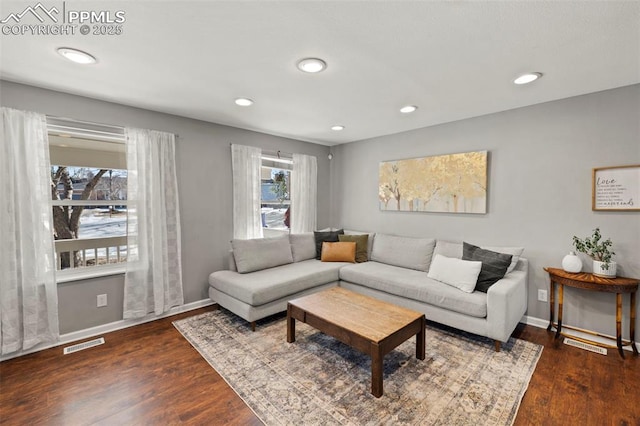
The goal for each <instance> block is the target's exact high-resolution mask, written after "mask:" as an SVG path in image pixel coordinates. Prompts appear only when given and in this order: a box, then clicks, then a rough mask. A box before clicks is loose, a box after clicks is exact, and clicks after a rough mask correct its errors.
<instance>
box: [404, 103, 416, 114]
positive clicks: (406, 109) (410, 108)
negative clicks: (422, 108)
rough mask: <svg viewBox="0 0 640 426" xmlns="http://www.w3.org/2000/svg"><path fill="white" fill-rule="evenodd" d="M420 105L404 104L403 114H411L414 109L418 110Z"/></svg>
mask: <svg viewBox="0 0 640 426" xmlns="http://www.w3.org/2000/svg"><path fill="white" fill-rule="evenodd" d="M417 109H418V107H417V106H415V105H407V106H403V107H402V108H400V112H401V113H403V114H410V113H412V112H413V111H415V110H417Z"/></svg>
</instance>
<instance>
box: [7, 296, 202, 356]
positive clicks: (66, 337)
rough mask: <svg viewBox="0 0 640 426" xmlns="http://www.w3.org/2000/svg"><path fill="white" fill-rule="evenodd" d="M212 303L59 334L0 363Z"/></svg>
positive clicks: (193, 303)
mask: <svg viewBox="0 0 640 426" xmlns="http://www.w3.org/2000/svg"><path fill="white" fill-rule="evenodd" d="M214 303H215V302H214V301H212V300H211V299H202V300H197V301H195V302H191V303H186V304H184V305H180V306H176V307H174V308H171V309H170V310H169V311H168V312H165V313H164V314H162V315H154V314H150V315H147V316H146V317H143V318H138V319H135V320H120V321H114V322H111V323H108V324H102V325H98V326H96V327H91V328H85V329H84V330H78V331H74V332H72V333H66V334H61V335H60V338H59V339H58V341H57V342H53V343H43V344H40V345H36V346H34V347H32V348H29V349H27V350H24V351H17V352H13V353H10V354H7V355H3V356H2V357H0V361H7V360H9V359H12V358H17V357H19V356H23V355H27V354H31V353H34V352H39V351H42V350H45V349H50V348H54V347H56V346H61V345H66V344H68V343H73V342H77V341H78V340H83V339H87V338H89V337H94V336H97V335H100V334H105V333H110V332H112V331H117V330H122V329H123V328H128V327H133V326H136V325H140V324H144V323H147V322H151V321H155V320H159V319H161V318H166V317H170V316H173V315H177V314H181V313H183V312H188V311H193V310H194V309H199V308H203V307H205V306H210V305H213V304H214Z"/></svg>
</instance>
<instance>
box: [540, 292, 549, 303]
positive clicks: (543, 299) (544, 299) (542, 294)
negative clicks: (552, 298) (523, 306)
mask: <svg viewBox="0 0 640 426" xmlns="http://www.w3.org/2000/svg"><path fill="white" fill-rule="evenodd" d="M548 300H549V299H547V290H538V301H540V302H547V301H548Z"/></svg>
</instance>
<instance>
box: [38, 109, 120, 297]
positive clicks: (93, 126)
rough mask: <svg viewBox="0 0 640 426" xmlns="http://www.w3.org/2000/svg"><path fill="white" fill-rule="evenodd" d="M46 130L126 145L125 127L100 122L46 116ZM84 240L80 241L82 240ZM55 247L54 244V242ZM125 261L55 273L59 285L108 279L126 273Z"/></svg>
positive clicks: (87, 202) (86, 203) (85, 203)
mask: <svg viewBox="0 0 640 426" xmlns="http://www.w3.org/2000/svg"><path fill="white" fill-rule="evenodd" d="M47 131H48V133H49V134H50V135H58V136H64V137H68V136H71V137H75V138H79V139H93V140H98V141H102V142H111V143H117V144H123V145H124V144H125V136H124V127H120V126H111V125H105V124H99V123H90V122H84V121H78V120H72V119H67V118H61V117H51V116H47ZM114 204H116V205H122V206H130V205H131V204H132V203H131V201H130V200H51V206H52V207H53V206H112V205H114ZM80 240H81V239H80ZM54 244H55V242H54ZM125 270H126V262H123V263H117V264H110V265H96V266H91V267H85V268H73V269H65V270H62V271H60V270H57V271H56V282H57V283H58V284H63V283H67V282H73V281H80V280H86V279H91V278H99V277H106V276H112V275H120V274H124V273H125Z"/></svg>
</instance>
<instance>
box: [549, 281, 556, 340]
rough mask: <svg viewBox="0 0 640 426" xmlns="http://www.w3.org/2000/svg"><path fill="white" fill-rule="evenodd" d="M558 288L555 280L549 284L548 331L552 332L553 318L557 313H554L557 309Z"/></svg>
mask: <svg viewBox="0 0 640 426" xmlns="http://www.w3.org/2000/svg"><path fill="white" fill-rule="evenodd" d="M555 293H556V287H555V285H554V283H553V279H551V282H550V283H549V327H547V331H551V327H553V317H554V316H555V313H554V312H553V311H554V310H555V308H556V300H555V296H556V294H555Z"/></svg>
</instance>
